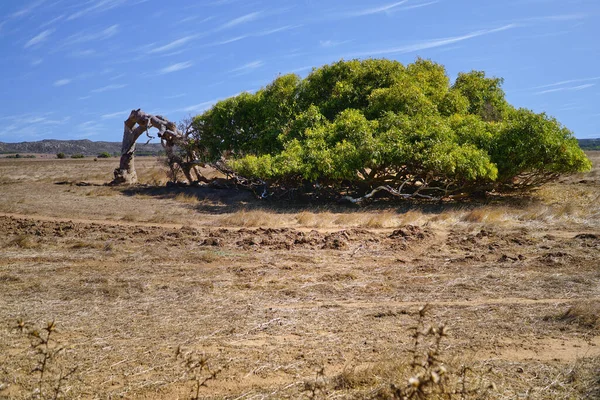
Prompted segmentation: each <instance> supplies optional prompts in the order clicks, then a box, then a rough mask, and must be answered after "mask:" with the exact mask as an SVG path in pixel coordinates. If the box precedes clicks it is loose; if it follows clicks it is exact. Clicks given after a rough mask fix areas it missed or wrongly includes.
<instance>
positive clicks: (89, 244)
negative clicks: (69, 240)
mask: <svg viewBox="0 0 600 400" xmlns="http://www.w3.org/2000/svg"><path fill="white" fill-rule="evenodd" d="M104 247H105V245H103V244H102V243H101V242H98V241H85V240H78V241H76V242H74V243H73V244H71V246H70V248H71V249H74V250H77V249H101V248H104Z"/></svg>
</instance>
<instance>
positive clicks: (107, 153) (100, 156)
mask: <svg viewBox="0 0 600 400" xmlns="http://www.w3.org/2000/svg"><path fill="white" fill-rule="evenodd" d="M110 157H111V155H110V153H109V152H108V151H103V152H102V153H100V154H98V158H110Z"/></svg>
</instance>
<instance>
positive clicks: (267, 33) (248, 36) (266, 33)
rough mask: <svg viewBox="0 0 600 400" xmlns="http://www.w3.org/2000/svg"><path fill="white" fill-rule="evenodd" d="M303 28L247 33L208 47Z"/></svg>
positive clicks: (284, 28) (283, 27)
mask: <svg viewBox="0 0 600 400" xmlns="http://www.w3.org/2000/svg"><path fill="white" fill-rule="evenodd" d="M301 26H302V25H286V26H280V27H278V28H272V29H267V30H264V31H260V32H254V33H247V34H244V35H239V36H235V37H232V38H229V39H224V40H219V41H216V42H213V43H210V44H208V45H207V46H221V45H224V44H229V43H234V42H239V41H240V40H244V39H247V38H252V37H263V36H268V35H273V34H275V33H279V32H284V31H287V30H290V29H295V28H299V27H301Z"/></svg>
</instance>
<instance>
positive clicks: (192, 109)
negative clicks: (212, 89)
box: [175, 99, 220, 113]
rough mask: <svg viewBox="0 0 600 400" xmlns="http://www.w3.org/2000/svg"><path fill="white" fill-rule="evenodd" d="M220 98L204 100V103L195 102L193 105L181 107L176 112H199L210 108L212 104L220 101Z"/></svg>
mask: <svg viewBox="0 0 600 400" xmlns="http://www.w3.org/2000/svg"><path fill="white" fill-rule="evenodd" d="M219 100H220V99H213V100H209V101H204V102H202V103H198V104H193V105H191V106H186V107H183V108H179V109H177V110H175V111H176V112H186V113H193V112H195V113H199V112H202V111H204V110H206V109H208V108H209V107H210V106H212V105H213V104H215V103H216V102H217V101H219Z"/></svg>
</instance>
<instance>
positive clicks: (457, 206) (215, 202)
mask: <svg viewBox="0 0 600 400" xmlns="http://www.w3.org/2000/svg"><path fill="white" fill-rule="evenodd" d="M122 193H123V194H124V195H126V196H139V195H142V196H149V197H154V198H156V199H161V200H181V202H182V204H186V203H187V204H186V205H187V206H188V207H189V208H191V209H193V210H195V211H197V212H198V213H206V214H215V215H218V214H230V213H235V212H239V211H265V212H269V213H274V214H297V213H301V212H312V213H320V212H328V213H334V214H338V213H339V214H348V213H355V212H356V213H359V212H384V211H385V212H396V213H398V214H405V213H408V212H420V213H423V214H429V215H432V216H433V215H437V214H442V213H445V212H452V211H472V210H476V209H478V208H481V207H490V206H492V207H494V206H497V207H508V208H513V209H524V208H526V207H530V206H532V205H537V204H540V202H541V201H540V199H538V198H537V197H535V196H533V195H532V194H522V193H521V194H511V195H503V196H486V197H481V198H469V199H463V200H461V201H423V200H398V199H397V198H389V197H385V196H381V197H379V198H377V199H375V201H373V202H372V203H369V204H365V205H362V206H357V205H353V204H350V203H337V202H335V201H331V200H322V201H320V200H318V199H309V200H307V199H285V200H283V199H259V198H257V197H256V196H255V195H254V194H253V193H252V192H250V191H248V190H244V189H239V188H235V187H228V188H215V187H210V186H207V185H200V186H130V187H127V188H125V189H123V190H122Z"/></svg>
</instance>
